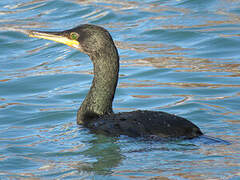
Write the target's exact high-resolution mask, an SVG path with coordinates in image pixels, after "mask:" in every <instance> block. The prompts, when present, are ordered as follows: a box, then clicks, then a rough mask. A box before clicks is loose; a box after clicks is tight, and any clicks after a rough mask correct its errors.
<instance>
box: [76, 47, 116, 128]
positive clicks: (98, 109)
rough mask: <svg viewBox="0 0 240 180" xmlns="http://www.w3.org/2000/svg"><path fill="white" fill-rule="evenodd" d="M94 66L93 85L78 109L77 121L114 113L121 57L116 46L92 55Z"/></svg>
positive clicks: (83, 121)
mask: <svg viewBox="0 0 240 180" xmlns="http://www.w3.org/2000/svg"><path fill="white" fill-rule="evenodd" d="M90 58H91V60H92V62H93V66H94V78H93V81H92V86H91V88H90V90H89V92H88V94H87V96H86V98H85V99H84V101H83V103H82V105H81V106H80V108H79V110H78V115H77V123H78V124H83V123H87V122H89V121H91V120H92V119H94V118H96V117H99V116H101V115H105V114H111V113H113V110H112V101H113V98H114V94H115V90H116V86H117V82H118V72H119V57H118V52H117V49H116V48H115V46H114V47H113V48H110V49H108V52H105V53H101V54H96V55H94V56H90Z"/></svg>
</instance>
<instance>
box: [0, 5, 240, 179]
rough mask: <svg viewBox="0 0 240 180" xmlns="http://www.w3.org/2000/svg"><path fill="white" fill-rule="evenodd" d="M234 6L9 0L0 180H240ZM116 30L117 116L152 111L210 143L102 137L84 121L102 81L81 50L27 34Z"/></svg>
mask: <svg viewBox="0 0 240 180" xmlns="http://www.w3.org/2000/svg"><path fill="white" fill-rule="evenodd" d="M239 8H240V3H239V1H235V0H220V1H203V0H170V1H161V0H160V1H151V0H147V1H128V0H126V1H117V0H111V1H109V0H108V1H104V0H101V1H93V0H91V1H90V0H85V1H82V0H81V1H80V0H68V1H67V0H65V1H47V0H19V1H11V2H9V1H1V2H0V25H1V28H0V52H1V53H0V127H1V128H0V129H1V130H0V179H7V178H13V179H29V178H31V179H63V178H68V179H238V177H239V166H240V164H239V155H238V154H239V150H240V146H239V141H240V136H239V130H240V123H239V122H240V121H239V114H240V111H239V101H240V97H239V95H240V92H239V87H240V81H239V80H240V79H239V78H240V76H239V74H240V73H239V72H240V70H239V69H240V68H239V67H240V66H239V65H240V64H239V48H240V39H239V22H240V15H239V12H240V11H239ZM83 23H92V24H98V25H101V26H104V27H105V28H107V29H108V30H109V31H110V32H111V34H112V35H113V38H114V40H115V43H116V45H117V47H118V49H119V53H120V56H121V62H120V63H121V69H120V80H119V84H118V89H117V93H116V97H115V101H114V110H115V111H116V112H118V111H130V110H136V109H152V110H161V111H167V112H170V113H174V114H177V115H180V116H183V117H186V118H188V119H189V120H191V121H193V122H194V123H195V124H197V125H198V126H199V127H200V128H201V129H202V130H203V131H204V132H205V133H206V134H207V135H210V136H212V137H215V138H221V139H224V140H227V141H229V142H232V144H230V145H226V144H225V143H216V144H214V143H211V142H210V141H204V140H203V139H195V140H189V141H180V140H177V141H173V142H155V141H145V140H142V139H133V138H129V137H119V138H112V137H104V136H101V135H95V134H92V133H90V132H89V131H88V130H87V129H85V128H83V127H81V126H77V125H76V123H75V121H76V111H77V109H78V107H79V106H80V104H81V102H82V100H83V99H84V97H85V95H86V93H87V91H88V89H89V87H90V84H91V80H92V76H93V71H92V64H91V62H90V60H89V58H88V57H87V56H86V55H84V54H81V53H78V52H77V51H76V50H73V49H71V48H69V47H66V46H64V45H60V44H57V43H54V42H49V41H46V40H40V39H33V38H29V37H27V36H26V34H27V33H28V30H29V29H42V30H64V29H68V28H71V27H74V26H76V25H79V24H83Z"/></svg>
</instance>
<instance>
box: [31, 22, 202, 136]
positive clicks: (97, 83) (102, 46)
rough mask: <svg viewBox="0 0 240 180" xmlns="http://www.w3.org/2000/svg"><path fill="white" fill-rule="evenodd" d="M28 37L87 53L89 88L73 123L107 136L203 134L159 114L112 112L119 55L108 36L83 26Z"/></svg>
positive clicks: (180, 120)
mask: <svg viewBox="0 0 240 180" xmlns="http://www.w3.org/2000/svg"><path fill="white" fill-rule="evenodd" d="M29 36H30V37H36V38H43V39H48V40H52V41H56V42H59V43H63V44H66V45H68V46H71V47H73V48H76V49H78V50H79V51H81V52H82V53H85V54H87V55H88V56H89V57H90V59H91V61H92V63H93V65H94V78H93V81H92V85H91V88H90V90H89V92H88V94H87V96H86V98H85V99H84V101H83V103H82V104H81V106H80V108H79V110H78V113H77V123H78V124H82V125H83V126H85V127H87V128H89V129H90V130H92V131H93V132H95V133H101V134H105V135H110V136H120V135H127V136H130V137H157V138H184V139H191V138H194V137H198V136H201V135H202V134H203V133H202V132H201V130H200V129H199V128H198V127H197V126H196V125H195V124H193V123H192V122H190V121H188V120H187V119H185V118H182V117H179V116H176V115H173V114H169V113H166V112H161V111H146V110H144V111H143V110H138V111H132V112H121V113H116V114H115V113H114V112H113V110H112V102H113V98H114V94H115V90H116V86H117V82H118V73H119V55H118V51H117V48H116V46H115V44H114V42H113V39H112V37H111V35H110V33H109V32H108V31H107V30H106V29H104V28H102V27H99V26H96V25H89V24H84V25H80V26H78V27H76V28H73V29H70V30H66V31H61V32H43V31H29Z"/></svg>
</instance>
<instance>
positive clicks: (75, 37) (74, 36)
mask: <svg viewBox="0 0 240 180" xmlns="http://www.w3.org/2000/svg"><path fill="white" fill-rule="evenodd" d="M70 37H71V39H73V40H77V39H78V38H79V34H78V33H76V32H71V33H70Z"/></svg>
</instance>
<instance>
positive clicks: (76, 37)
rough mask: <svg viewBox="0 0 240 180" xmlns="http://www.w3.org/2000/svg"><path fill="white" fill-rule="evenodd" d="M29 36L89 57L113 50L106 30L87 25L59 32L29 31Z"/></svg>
mask: <svg viewBox="0 0 240 180" xmlns="http://www.w3.org/2000/svg"><path fill="white" fill-rule="evenodd" d="M29 36H30V37H36V38H42V39H48V40H52V41H55V42H59V43H62V44H66V45H68V46H70V47H73V48H76V49H78V50H79V51H81V52H83V53H85V54H88V55H89V56H92V55H94V54H97V53H100V52H101V51H103V50H105V49H108V48H115V45H114V43H113V40H112V37H111V35H110V34H109V32H108V31H107V30H105V29H104V28H102V27H99V26H96V25H89V24H84V25H80V26H77V27H75V28H72V29H69V30H66V31H61V32H47V31H29Z"/></svg>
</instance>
